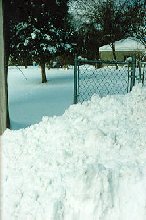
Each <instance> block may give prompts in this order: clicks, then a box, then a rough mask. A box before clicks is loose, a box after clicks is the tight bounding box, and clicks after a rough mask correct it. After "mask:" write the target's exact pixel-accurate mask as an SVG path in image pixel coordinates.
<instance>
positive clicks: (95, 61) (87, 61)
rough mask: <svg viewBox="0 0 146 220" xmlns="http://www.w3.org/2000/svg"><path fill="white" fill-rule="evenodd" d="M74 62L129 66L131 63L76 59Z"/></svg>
mask: <svg viewBox="0 0 146 220" xmlns="http://www.w3.org/2000/svg"><path fill="white" fill-rule="evenodd" d="M76 61H77V62H78V63H85V64H88V63H94V64H96V63H97V64H123V65H125V64H129V63H131V62H130V61H116V60H113V61H108V60H86V59H79V58H77V59H76Z"/></svg>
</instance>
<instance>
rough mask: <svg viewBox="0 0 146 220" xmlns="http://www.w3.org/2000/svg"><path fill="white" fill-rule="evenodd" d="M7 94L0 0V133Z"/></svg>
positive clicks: (2, 126) (1, 131)
mask: <svg viewBox="0 0 146 220" xmlns="http://www.w3.org/2000/svg"><path fill="white" fill-rule="evenodd" d="M6 103H7V95H6V76H5V67H4V30H3V5H2V0H0V135H1V134H2V133H3V132H4V131H5V129H6V125H7V124H6V123H7V110H6V109H7V104H6Z"/></svg>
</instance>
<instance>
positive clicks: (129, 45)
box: [99, 38, 145, 51]
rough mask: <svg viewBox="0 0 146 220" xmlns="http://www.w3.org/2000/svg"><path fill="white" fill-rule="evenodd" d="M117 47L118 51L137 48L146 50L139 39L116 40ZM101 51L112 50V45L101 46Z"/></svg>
mask: <svg viewBox="0 0 146 220" xmlns="http://www.w3.org/2000/svg"><path fill="white" fill-rule="evenodd" d="M115 49H116V51H135V50H138V51H139V50H142V51H143V50H145V47H144V45H143V44H142V43H140V42H139V41H137V40H135V39H132V38H127V39H122V40H119V41H116V42H115ZM99 51H112V48H111V46H110V45H104V46H102V47H100V48H99Z"/></svg>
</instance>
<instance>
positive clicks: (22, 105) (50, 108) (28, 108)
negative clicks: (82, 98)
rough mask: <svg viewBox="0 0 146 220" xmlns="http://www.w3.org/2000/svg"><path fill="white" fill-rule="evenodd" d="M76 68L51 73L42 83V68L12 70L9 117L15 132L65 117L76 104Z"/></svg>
mask: <svg viewBox="0 0 146 220" xmlns="http://www.w3.org/2000/svg"><path fill="white" fill-rule="evenodd" d="M73 73H74V71H73V67H70V68H69V69H68V70H64V69H61V68H59V69H57V68H56V69H55V68H54V69H49V70H48V69H47V68H46V76H47V79H48V82H47V83H45V84H42V83H41V70H40V67H39V66H35V67H33V66H28V68H27V69H25V68H24V67H22V66H21V67H20V66H19V67H15V66H10V67H9V74H8V86H9V88H8V89H9V113H10V120H11V126H12V129H20V128H25V127H27V126H30V125H32V124H36V123H39V122H40V121H41V119H42V117H43V116H45V115H47V116H54V115H57V116H58V115H62V114H63V113H64V112H65V110H66V109H67V108H68V107H69V106H70V105H71V104H72V103H73Z"/></svg>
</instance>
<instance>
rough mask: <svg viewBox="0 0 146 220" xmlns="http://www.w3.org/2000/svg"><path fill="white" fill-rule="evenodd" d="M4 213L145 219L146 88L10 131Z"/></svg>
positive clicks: (60, 219)
mask: <svg viewBox="0 0 146 220" xmlns="http://www.w3.org/2000/svg"><path fill="white" fill-rule="evenodd" d="M2 219H3V220H129V219H131V220H144V219H146V88H142V87H141V86H140V85H139V86H136V87H135V88H134V89H133V91H132V92H131V93H129V94H127V95H115V96H106V97H104V98H100V97H99V96H97V95H94V96H93V97H92V99H91V101H87V102H84V103H83V104H77V105H72V106H71V107H70V108H69V109H68V110H67V111H66V112H65V113H64V114H63V115H62V116H58V117H43V119H42V121H41V122H40V123H39V124H35V125H32V126H30V127H28V128H26V129H21V130H18V131H10V130H6V132H5V133H4V135H3V136H2Z"/></svg>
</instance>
